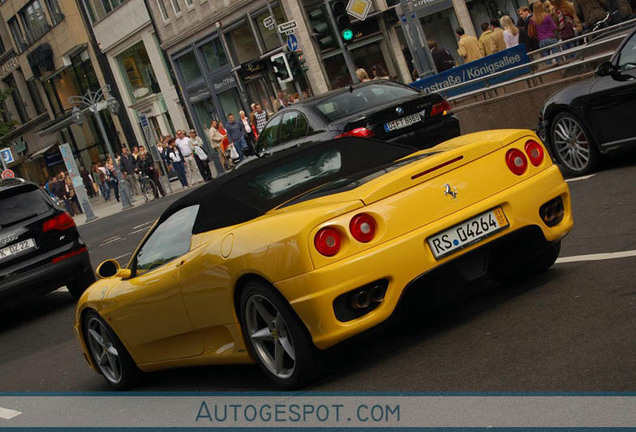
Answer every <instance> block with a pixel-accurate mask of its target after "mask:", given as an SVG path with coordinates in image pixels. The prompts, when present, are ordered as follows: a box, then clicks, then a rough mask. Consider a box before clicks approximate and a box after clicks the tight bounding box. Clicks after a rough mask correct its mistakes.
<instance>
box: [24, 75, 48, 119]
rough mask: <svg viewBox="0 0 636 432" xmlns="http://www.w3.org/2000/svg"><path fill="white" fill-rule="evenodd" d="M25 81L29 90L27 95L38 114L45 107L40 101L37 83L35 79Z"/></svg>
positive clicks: (43, 111) (44, 109)
mask: <svg viewBox="0 0 636 432" xmlns="http://www.w3.org/2000/svg"><path fill="white" fill-rule="evenodd" d="M26 83H27V89H28V90H29V96H30V97H31V102H32V103H33V108H35V112H36V113H37V114H38V115H40V114H43V113H45V112H46V107H45V106H44V103H43V102H42V96H40V91H39V90H38V84H37V80H36V79H30V80H29V81H27V82H26Z"/></svg>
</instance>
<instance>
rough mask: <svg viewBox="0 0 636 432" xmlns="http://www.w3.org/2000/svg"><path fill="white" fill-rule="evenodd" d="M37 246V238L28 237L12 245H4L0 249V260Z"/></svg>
mask: <svg viewBox="0 0 636 432" xmlns="http://www.w3.org/2000/svg"><path fill="white" fill-rule="evenodd" d="M34 248H35V240H33V239H26V240H22V241H20V242H17V243H15V244H12V245H11V246H7V247H4V248H2V249H0V260H3V259H6V258H9V257H12V256H14V255H19V254H21V253H22V252H25V251H28V250H29V249H34Z"/></svg>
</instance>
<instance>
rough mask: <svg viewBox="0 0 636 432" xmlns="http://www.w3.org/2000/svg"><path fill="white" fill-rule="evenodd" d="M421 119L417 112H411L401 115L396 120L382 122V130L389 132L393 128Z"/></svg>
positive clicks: (399, 127)
mask: <svg viewBox="0 0 636 432" xmlns="http://www.w3.org/2000/svg"><path fill="white" fill-rule="evenodd" d="M421 120H422V117H420V115H419V114H411V115H410V116H406V117H402V118H399V119H397V120H393V121H390V122H388V123H385V124H384V131H385V132H391V131H394V130H398V129H402V128H405V127H407V126H411V125H412V124H415V123H417V122H419V121H421Z"/></svg>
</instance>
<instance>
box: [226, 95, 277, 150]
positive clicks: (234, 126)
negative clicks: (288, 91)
mask: <svg viewBox="0 0 636 432" xmlns="http://www.w3.org/2000/svg"><path fill="white" fill-rule="evenodd" d="M281 93H282V92H281ZM227 120H228V123H227V125H226V130H227V138H228V141H229V143H230V144H233V145H234V149H235V150H236V152H237V153H238V162H240V161H242V160H243V159H245V156H244V153H243V151H244V149H245V147H246V146H247V143H246V142H245V128H244V127H243V122H237V121H235V119H234V114H232V113H229V114H228V115H227Z"/></svg>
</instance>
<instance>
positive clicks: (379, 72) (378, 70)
mask: <svg viewBox="0 0 636 432" xmlns="http://www.w3.org/2000/svg"><path fill="white" fill-rule="evenodd" d="M371 73H373V79H389V78H390V77H389V74H388V73H387V71H386V70H385V69H384V66H382V64H380V63H376V64H374V65H373V66H372V67H371Z"/></svg>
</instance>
